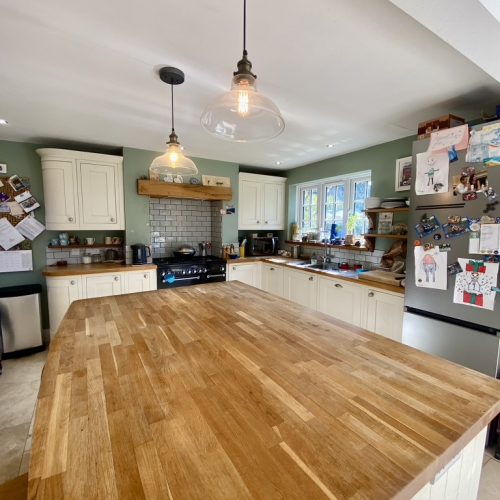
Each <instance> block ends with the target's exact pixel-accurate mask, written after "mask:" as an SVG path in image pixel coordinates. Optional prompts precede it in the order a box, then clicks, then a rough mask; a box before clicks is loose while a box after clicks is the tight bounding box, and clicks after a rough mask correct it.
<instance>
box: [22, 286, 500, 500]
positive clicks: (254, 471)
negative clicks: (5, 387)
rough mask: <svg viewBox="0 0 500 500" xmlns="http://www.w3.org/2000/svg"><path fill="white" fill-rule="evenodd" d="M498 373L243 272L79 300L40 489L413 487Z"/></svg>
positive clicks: (51, 369)
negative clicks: (259, 284)
mask: <svg viewBox="0 0 500 500" xmlns="http://www.w3.org/2000/svg"><path fill="white" fill-rule="evenodd" d="M499 412H500V381H498V380H494V379H492V378H490V377H487V376H485V375H482V374H480V373H477V372H475V371H472V370H470V369H468V368H464V367H461V366H458V365H455V364H453V363H450V362H448V361H445V360H443V359H440V358H435V357H433V356H430V355H428V354H426V353H423V352H421V351H417V350H415V349H413V348H410V347H408V346H405V345H402V344H399V343H397V342H393V341H391V340H389V339H386V338H384V337H381V336H378V335H375V334H372V333H368V332H367V331H365V330H362V329H359V328H356V327H352V326H350V325H348V324H346V323H342V322H339V321H336V320H334V319H332V318H330V317H329V316H326V315H322V314H320V313H317V312H314V311H312V310H310V309H306V308H303V307H301V306H299V305H297V304H295V303H291V302H288V301H286V300H284V299H281V298H279V297H276V296H273V295H270V294H268V293H265V292H263V291H260V290H257V289H255V288H253V287H249V286H247V285H244V284H242V283H239V282H224V283H214V284H206V285H201V286H190V287H182V288H175V289H170V290H158V291H154V292H144V293H140V294H130V295H121V296H113V297H103V298H97V299H87V300H79V301H76V302H74V303H73V304H72V305H71V307H70V309H69V311H68V312H67V314H66V316H65V318H64V320H63V322H62V323H61V326H60V327H59V330H58V333H57V335H56V336H55V338H54V339H53V341H52V343H51V346H50V351H49V355H48V360H47V364H46V366H45V369H44V372H43V377H42V383H41V387H40V392H39V395H38V401H37V408H36V420H35V427H34V434H33V448H32V455H31V463H30V469H29V496H30V498H40V499H42V498H46V499H49V498H50V499H52V498H58V499H60V498H71V499H79V498H105V499H111V498H120V499H124V498H131V499H132V498H133V499H138V498H167V499H168V498H173V499H186V498H189V499H195V498H196V499H204V500H208V499H231V500H232V499H245V498H247V499H250V498H265V499H271V498H286V499H290V498H297V499H305V498H311V499H319V498H331V499H332V498H337V499H342V498H369V499H375V498H377V499H379V498H391V497H395V498H409V497H411V496H412V495H413V494H415V493H416V492H417V491H418V490H419V489H420V488H421V487H422V486H423V485H424V484H426V483H427V482H428V481H429V480H431V479H432V478H433V477H434V476H435V475H436V473H437V472H438V471H439V470H440V469H441V468H442V467H443V465H445V464H446V463H448V462H450V460H451V459H452V458H453V457H454V456H455V455H456V454H457V453H458V452H459V451H460V450H461V449H462V448H464V446H465V445H466V443H467V442H468V441H470V440H471V439H472V438H473V437H474V436H475V435H476V434H478V433H479V432H480V430H481V429H482V428H483V427H484V426H485V425H486V424H487V423H488V422H489V421H490V420H491V419H493V418H494V417H495V415H496V414H497V413H499Z"/></svg>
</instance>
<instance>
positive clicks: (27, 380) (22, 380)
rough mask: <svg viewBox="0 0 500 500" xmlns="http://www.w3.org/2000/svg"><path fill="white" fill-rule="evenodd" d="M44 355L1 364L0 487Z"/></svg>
mask: <svg viewBox="0 0 500 500" xmlns="http://www.w3.org/2000/svg"><path fill="white" fill-rule="evenodd" d="M46 358H47V352H40V353H37V354H34V355H32V356H27V357H24V358H19V359H12V360H6V361H4V362H3V366H4V371H3V374H2V375H0V484H2V483H4V482H5V481H8V480H9V479H12V478H14V477H16V476H18V475H20V474H24V473H25V472H27V470H28V464H29V455H30V450H31V431H32V425H33V420H32V417H33V411H34V408H35V402H36V396H37V393H38V387H39V385H40V375H41V373H42V368H43V365H44V363H45V359H46ZM499 498H500V461H499V460H496V459H495V458H493V450H492V449H487V450H486V451H485V454H484V460H483V472H482V476H481V484H480V486H479V495H478V499H479V500H498V499H499Z"/></svg>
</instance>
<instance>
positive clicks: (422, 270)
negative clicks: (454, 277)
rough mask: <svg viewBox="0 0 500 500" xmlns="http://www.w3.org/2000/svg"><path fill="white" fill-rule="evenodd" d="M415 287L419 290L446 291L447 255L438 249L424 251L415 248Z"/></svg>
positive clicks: (421, 248)
mask: <svg viewBox="0 0 500 500" xmlns="http://www.w3.org/2000/svg"><path fill="white" fill-rule="evenodd" d="M414 251H415V285H416V286H417V287H421V288H434V289H436V290H446V283H447V260H448V254H447V253H446V252H440V251H439V247H437V246H436V247H433V248H431V249H430V250H427V251H425V249H424V247H415V250H414Z"/></svg>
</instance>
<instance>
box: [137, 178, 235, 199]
mask: <svg viewBox="0 0 500 500" xmlns="http://www.w3.org/2000/svg"><path fill="white" fill-rule="evenodd" d="M137 193H138V194H140V195H144V196H149V197H151V198H184V199H188V200H210V201H230V200H232V199H233V191H232V189H231V188H230V187H216V186H200V185H196V184H174V183H170V182H161V181H150V180H146V179H139V180H138V181H137Z"/></svg>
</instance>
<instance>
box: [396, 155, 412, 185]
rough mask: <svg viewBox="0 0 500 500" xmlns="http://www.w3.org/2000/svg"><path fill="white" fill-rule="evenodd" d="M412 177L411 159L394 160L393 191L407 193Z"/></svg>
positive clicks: (408, 157) (409, 157)
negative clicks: (394, 178)
mask: <svg viewBox="0 0 500 500" xmlns="http://www.w3.org/2000/svg"><path fill="white" fill-rule="evenodd" d="M412 177H413V166H412V157H411V156H407V157H406V158H398V159H397V160H396V180H395V186H394V189H395V191H409V190H410V187H411V180H412Z"/></svg>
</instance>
